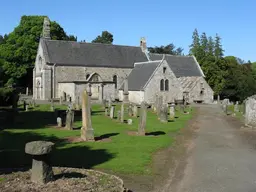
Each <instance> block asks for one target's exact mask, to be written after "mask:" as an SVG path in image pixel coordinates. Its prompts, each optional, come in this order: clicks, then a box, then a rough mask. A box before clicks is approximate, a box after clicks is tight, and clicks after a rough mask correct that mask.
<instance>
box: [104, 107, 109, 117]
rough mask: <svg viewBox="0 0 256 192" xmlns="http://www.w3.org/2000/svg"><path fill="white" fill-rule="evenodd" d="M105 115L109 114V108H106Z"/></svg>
mask: <svg viewBox="0 0 256 192" xmlns="http://www.w3.org/2000/svg"><path fill="white" fill-rule="evenodd" d="M105 116H108V108H107V107H106V108H105Z"/></svg>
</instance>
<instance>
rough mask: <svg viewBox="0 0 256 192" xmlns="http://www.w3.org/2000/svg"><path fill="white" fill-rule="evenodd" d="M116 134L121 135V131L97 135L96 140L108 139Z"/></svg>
mask: <svg viewBox="0 0 256 192" xmlns="http://www.w3.org/2000/svg"><path fill="white" fill-rule="evenodd" d="M116 135H119V133H107V134H104V135H101V136H99V137H95V141H100V140H103V139H108V138H110V137H113V136H116Z"/></svg>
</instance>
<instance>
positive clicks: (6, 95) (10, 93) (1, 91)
mask: <svg viewBox="0 0 256 192" xmlns="http://www.w3.org/2000/svg"><path fill="white" fill-rule="evenodd" d="M16 96H17V93H16V91H15V89H13V88H8V87H1V88H0V106H10V105H13V101H14V98H15V97H16ZM16 98H17V97H16ZM16 102H17V101H16Z"/></svg>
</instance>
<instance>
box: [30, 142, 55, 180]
mask: <svg viewBox="0 0 256 192" xmlns="http://www.w3.org/2000/svg"><path fill="white" fill-rule="evenodd" d="M53 149H54V143H52V142H47V141H32V142H30V143H27V144H26V146H25V152H26V153H27V154H30V155H32V158H33V162H32V170H31V181H32V182H35V183H39V184H45V183H47V182H49V181H51V180H52V179H53V171H52V167H51V165H50V159H49V158H50V153H51V152H52V150H53Z"/></svg>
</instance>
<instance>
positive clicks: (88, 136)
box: [81, 90, 95, 141]
mask: <svg viewBox="0 0 256 192" xmlns="http://www.w3.org/2000/svg"><path fill="white" fill-rule="evenodd" d="M82 94H83V95H82V121H83V122H82V123H83V125H82V128H81V138H82V139H83V140H84V141H94V140H95V139H94V130H93V128H92V121H91V104H90V96H89V94H88V93H87V91H86V90H85V91H84V92H83V93H82Z"/></svg>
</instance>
